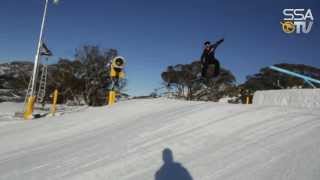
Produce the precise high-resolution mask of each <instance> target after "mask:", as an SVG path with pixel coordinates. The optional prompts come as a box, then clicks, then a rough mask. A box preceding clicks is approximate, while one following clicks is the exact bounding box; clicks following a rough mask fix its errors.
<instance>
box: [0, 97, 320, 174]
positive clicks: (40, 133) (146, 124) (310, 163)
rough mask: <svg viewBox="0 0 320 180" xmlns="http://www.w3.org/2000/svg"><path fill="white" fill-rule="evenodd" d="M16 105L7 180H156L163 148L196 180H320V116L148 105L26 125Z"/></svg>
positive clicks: (3, 132)
mask: <svg viewBox="0 0 320 180" xmlns="http://www.w3.org/2000/svg"><path fill="white" fill-rule="evenodd" d="M8 106H9V105H8V104H7V103H0V109H1V110H0V114H1V113H2V114H7V115H6V116H0V179H1V180H13V179H15V180H21V179H23V180H31V179H32V180H38V179H39V180H46V179H57V180H58V179H59V180H61V179H71V180H91V179H94V180H95V179H97V180H152V179H154V176H155V173H156V172H157V171H158V170H159V168H160V167H161V166H162V165H163V162H162V151H163V150H164V149H165V148H170V149H171V150H172V152H173V156H174V159H175V161H176V162H179V163H180V164H181V165H182V166H183V167H184V168H185V169H187V171H188V172H189V173H190V174H191V176H192V177H193V179H194V180H226V179H237V180H239V179H240V180H248V179H259V180H261V179H262V180H264V179H265V180H272V179H275V180H279V179H288V180H294V179H297V180H301V179H304V180H311V179H314V180H316V179H317V180H318V179H320V161H319V157H320V111H319V109H304V108H294V107H278V106H258V105H230V104H224V103H209V102H186V101H178V100H168V99H149V100H130V101H125V102H120V103H118V104H116V105H115V106H113V107H111V108H110V107H98V108H82V109H80V110H78V111H70V112H69V113H66V114H64V115H63V116H56V117H47V118H43V119H37V120H31V121H21V120H17V119H12V118H10V116H9V115H8V114H10V113H8V111H9V110H10V111H15V110H14V108H12V109H10V108H9V109H6V110H4V107H7V108H8ZM12 107H13V106H12ZM168 170H169V171H170V169H168ZM172 171H173V170H172ZM173 173H174V172H173ZM181 180H183V179H181Z"/></svg>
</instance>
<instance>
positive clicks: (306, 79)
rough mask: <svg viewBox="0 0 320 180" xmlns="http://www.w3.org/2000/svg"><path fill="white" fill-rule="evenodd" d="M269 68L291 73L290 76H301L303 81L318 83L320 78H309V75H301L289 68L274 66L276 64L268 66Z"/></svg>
mask: <svg viewBox="0 0 320 180" xmlns="http://www.w3.org/2000/svg"><path fill="white" fill-rule="evenodd" d="M270 69H273V70H275V71H279V72H282V73H285V74H288V75H291V76H295V77H298V78H301V79H303V80H305V81H309V82H313V83H317V84H320V80H317V79H314V78H311V77H308V76H304V75H301V74H298V73H295V72H292V71H289V70H286V69H282V68H279V67H276V66H270Z"/></svg>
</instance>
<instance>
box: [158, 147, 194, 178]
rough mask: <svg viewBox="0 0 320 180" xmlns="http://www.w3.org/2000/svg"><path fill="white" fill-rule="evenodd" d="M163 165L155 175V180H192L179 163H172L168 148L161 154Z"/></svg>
mask: <svg viewBox="0 0 320 180" xmlns="http://www.w3.org/2000/svg"><path fill="white" fill-rule="evenodd" d="M162 159H163V162H164V164H163V165H162V166H161V168H160V169H159V170H158V171H157V172H156V174H155V180H192V176H191V175H190V173H189V172H188V170H187V169H186V168H184V167H183V166H182V165H181V164H180V163H177V162H174V160H173V154H172V151H171V150H170V149H168V148H166V149H164V150H163V152H162Z"/></svg>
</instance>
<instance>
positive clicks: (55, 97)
mask: <svg viewBox="0 0 320 180" xmlns="http://www.w3.org/2000/svg"><path fill="white" fill-rule="evenodd" d="M58 94H59V92H58V90H57V89H56V90H54V92H53V98H52V107H51V115H53V116H54V114H55V113H56V111H57V101H58Z"/></svg>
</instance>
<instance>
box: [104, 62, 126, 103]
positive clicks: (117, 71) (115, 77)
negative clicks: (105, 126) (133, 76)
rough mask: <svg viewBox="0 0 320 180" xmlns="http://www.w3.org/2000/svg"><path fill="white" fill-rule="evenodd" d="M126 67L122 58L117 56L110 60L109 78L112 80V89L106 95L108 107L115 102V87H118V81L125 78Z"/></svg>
mask: <svg viewBox="0 0 320 180" xmlns="http://www.w3.org/2000/svg"><path fill="white" fill-rule="evenodd" d="M125 65H126V61H125V59H124V58H123V57H121V56H117V57H115V58H114V59H113V60H112V63H111V67H110V77H111V80H112V88H111V90H110V91H109V93H108V95H107V99H108V105H113V104H114V103H115V102H116V94H117V93H116V91H115V85H116V86H117V85H118V81H119V79H123V78H124V77H125V73H124V67H125Z"/></svg>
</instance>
